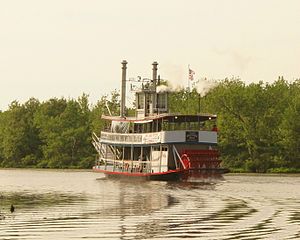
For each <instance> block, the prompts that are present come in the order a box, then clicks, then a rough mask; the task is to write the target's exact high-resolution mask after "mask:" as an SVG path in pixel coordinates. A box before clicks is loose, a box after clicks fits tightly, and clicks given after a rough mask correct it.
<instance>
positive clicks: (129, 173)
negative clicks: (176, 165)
mask: <svg viewBox="0 0 300 240" xmlns="http://www.w3.org/2000/svg"><path fill="white" fill-rule="evenodd" d="M93 170H94V171H95V172H101V173H106V174H112V175H125V176H132V177H148V176H159V175H167V174H172V173H179V172H183V171H182V170H180V169H178V170H169V171H167V172H159V173H131V172H111V171H107V170H103V169H99V168H95V167H93Z"/></svg>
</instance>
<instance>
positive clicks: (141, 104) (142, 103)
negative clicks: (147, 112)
mask: <svg viewBox="0 0 300 240" xmlns="http://www.w3.org/2000/svg"><path fill="white" fill-rule="evenodd" d="M137 102H138V109H144V106H145V99H144V94H138V95H137Z"/></svg>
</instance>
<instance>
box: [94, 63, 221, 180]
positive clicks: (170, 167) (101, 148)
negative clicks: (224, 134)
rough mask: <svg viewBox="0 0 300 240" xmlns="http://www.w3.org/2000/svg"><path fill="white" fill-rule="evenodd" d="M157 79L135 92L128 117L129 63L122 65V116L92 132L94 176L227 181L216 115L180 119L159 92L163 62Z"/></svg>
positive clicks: (107, 118) (106, 117)
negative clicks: (133, 109)
mask: <svg viewBox="0 0 300 240" xmlns="http://www.w3.org/2000/svg"><path fill="white" fill-rule="evenodd" d="M152 66H153V68H152V79H146V80H144V81H142V83H141V84H140V86H139V87H137V88H136V89H135V105H134V106H135V108H136V109H135V116H134V117H129V116H127V114H126V106H125V99H126V82H127V80H126V71H127V62H126V61H125V60H124V61H123V62H122V82H121V102H120V103H121V104H120V105H121V106H120V115H119V116H111V115H103V116H102V119H103V120H104V121H105V126H106V127H105V130H103V131H101V133H100V136H99V135H97V134H96V133H93V137H92V138H93V145H94V147H95V149H96V150H97V152H98V154H97V160H96V164H95V166H94V167H93V170H94V171H95V172H100V173H104V174H105V176H106V177H107V178H130V179H144V180H160V181H172V180H177V181H194V180H196V181H197V180H201V179H207V178H211V177H213V178H218V177H221V176H222V173H224V172H225V169H223V168H221V166H220V164H221V160H220V159H219V153H218V150H217V128H216V125H215V123H216V118H217V116H216V115H212V114H200V113H199V114H195V115H189V114H187V115H186V114H185V115H183V114H176V113H170V112H169V109H168V92H167V91H160V90H159V89H160V87H161V86H160V82H161V81H160V77H159V75H158V74H157V70H158V68H157V67H158V63H157V62H153V64H152Z"/></svg>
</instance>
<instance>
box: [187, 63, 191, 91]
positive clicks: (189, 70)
mask: <svg viewBox="0 0 300 240" xmlns="http://www.w3.org/2000/svg"><path fill="white" fill-rule="evenodd" d="M190 90H191V88H190V64H189V65H188V91H189V92H190Z"/></svg>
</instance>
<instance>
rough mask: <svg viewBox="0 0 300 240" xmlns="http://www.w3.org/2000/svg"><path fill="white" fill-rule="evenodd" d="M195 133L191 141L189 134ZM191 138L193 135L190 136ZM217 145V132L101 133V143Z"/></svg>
mask: <svg viewBox="0 0 300 240" xmlns="http://www.w3.org/2000/svg"><path fill="white" fill-rule="evenodd" d="M191 132H192V133H195V138H194V139H192V140H190V138H188V134H187V133H191ZM189 136H191V135H189ZM193 141H194V142H199V143H209V144H216V143H217V132H215V131H185V130H180V131H163V132H152V133H126V134H124V133H111V132H101V138H100V142H105V143H112V144H114V143H116V144H117V143H122V144H157V143H184V142H193Z"/></svg>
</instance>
